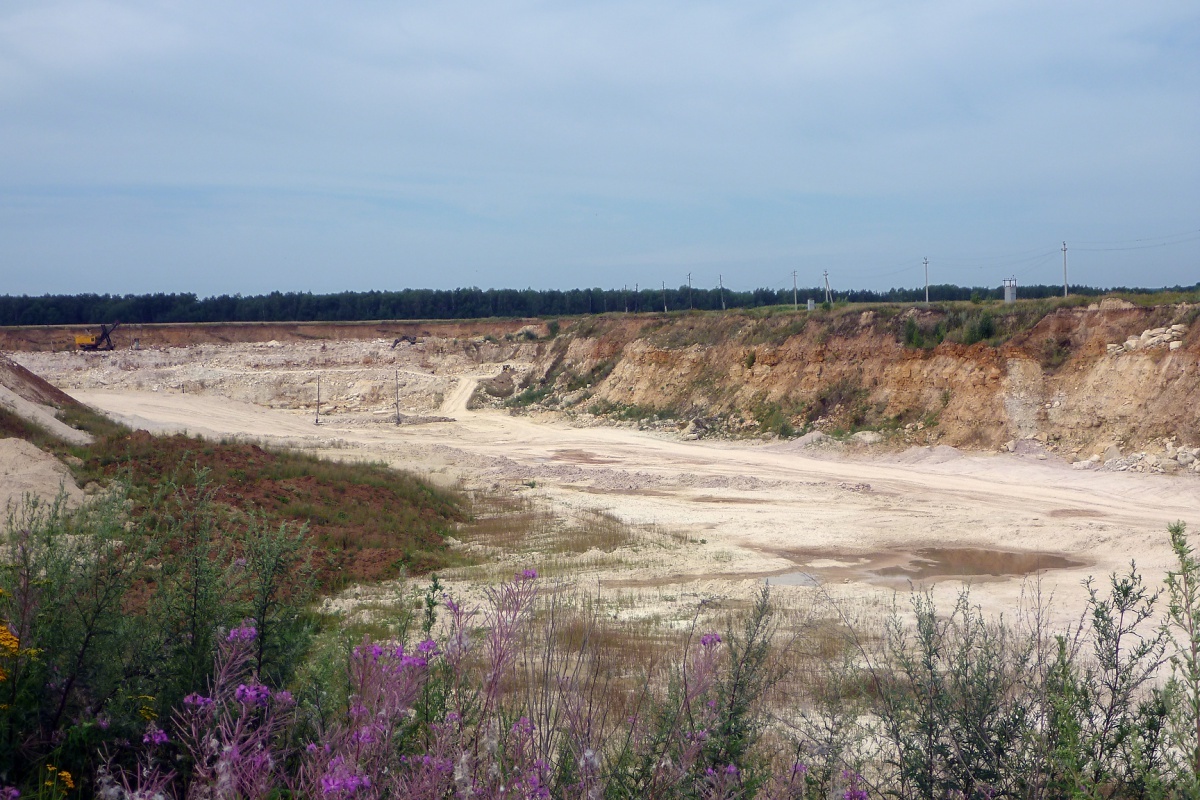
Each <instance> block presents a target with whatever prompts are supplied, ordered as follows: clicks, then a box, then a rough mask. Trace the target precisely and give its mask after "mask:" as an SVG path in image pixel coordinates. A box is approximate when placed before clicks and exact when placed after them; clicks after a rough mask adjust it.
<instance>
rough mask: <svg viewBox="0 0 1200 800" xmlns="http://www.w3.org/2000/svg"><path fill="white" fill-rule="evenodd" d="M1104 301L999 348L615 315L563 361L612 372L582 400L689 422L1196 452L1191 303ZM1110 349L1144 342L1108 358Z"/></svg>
mask: <svg viewBox="0 0 1200 800" xmlns="http://www.w3.org/2000/svg"><path fill="white" fill-rule="evenodd" d="M1103 305H1104V304H1100V306H1103ZM1100 306H1097V307H1094V308H1093V309H1091V310H1089V309H1086V308H1074V309H1061V310H1059V311H1057V312H1055V313H1053V314H1050V315H1048V316H1046V317H1045V318H1043V319H1042V320H1041V321H1039V322H1038V323H1037V324H1036V325H1034V326H1033V327H1032V328H1030V329H1027V330H1025V331H1024V332H1021V333H1018V334H1016V335H1015V336H1013V337H1012V338H1011V339H1009V340H1008V341H1007V342H1005V343H1004V344H1002V345H1000V346H988V345H987V344H984V343H978V344H974V345H972V346H969V347H968V346H964V345H962V344H953V343H949V342H945V343H942V344H940V345H938V346H936V347H934V348H931V349H919V348H915V347H905V346H904V344H903V343H902V341H901V336H900V333H899V330H900V323H899V320H903V319H905V317H904V316H900V317H898V318H893V319H892V320H891V321H890V322H888V321H883V320H880V319H879V318H878V317H876V316H874V315H867V314H862V313H855V314H853V315H850V314H848V313H847V314H845V315H843V316H842V317H840V318H839V317H833V318H829V317H826V318H825V319H824V320H822V319H818V318H811V319H808V320H807V322H805V321H804V319H803V318H804V314H803V313H801V314H799V315H797V316H796V317H792V318H791V319H792V320H793V322H792V324H791V328H794V332H793V331H789V330H788V329H787V327H785V323H782V322H780V323H776V325H777V328H783V331H782V335H780V336H777V337H772V336H771V335H770V333H771V332H761V331H757V330H756V326H759V327H761V326H763V324H764V323H763V321H761V320H754V319H747V318H746V317H744V316H734V317H730V316H727V317H725V318H723V320H722V319H717V318H714V317H709V316H701V315H697V316H695V317H684V318H677V319H673V320H671V321H669V322H666V323H665V324H664V323H663V322H662V321H657V322H655V323H647V322H646V321H645V320H640V321H638V320H636V318H635V319H633V320H625V319H624V318H616V319H611V320H608V319H606V320H600V321H599V322H598V323H595V322H594V323H592V326H591V327H592V328H593V329H594V328H597V327H599V330H598V331H589V333H590V334H591V335H588V336H584V337H573V338H572V339H571V342H570V346H569V347H568V348H567V349H566V351H565V357H564V358H563V359H562V360H561V361H560V362H559V363H558V364H557V367H556V368H557V369H558V370H559V371H560V373H568V372H574V373H576V374H579V373H584V372H587V371H588V370H591V369H594V368H595V367H596V365H598V364H602V363H609V364H610V365H611V371H610V372H609V373H608V375H607V377H606V378H605V379H604V380H603V381H600V382H599V383H597V385H595V386H594V387H592V388H591V390H590V392H591V393H590V394H589V402H592V401H593V398H594V399H595V400H603V401H606V402H608V403H612V404H617V405H620V406H639V407H649V408H655V409H664V410H670V411H672V412H674V413H676V414H677V415H679V416H684V417H691V416H696V415H705V416H709V415H714V414H715V415H722V414H723V415H730V416H732V417H734V418H736V417H737V416H738V415H742V416H746V417H749V416H751V415H752V414H755V413H756V412H755V409H758V408H762V407H764V406H768V405H770V404H774V406H777V407H778V408H780V409H781V410H782V412H783V413H784V414H786V415H788V416H789V418H790V420H791V422H792V424H793V425H794V427H795V428H797V429H799V428H800V427H801V426H803V425H811V424H813V423H815V425H816V427H817V428H826V429H832V428H835V427H842V428H853V427H877V426H880V425H888V426H895V425H896V424H897V423H899V425H901V426H903V428H906V429H908V431H909V432H912V431H913V429H914V428H915V427H916V426H917V425H921V426H922V429H923V430H922V433H923V434H924V435H925V436H926V437H927V438H928V439H929V440H930V441H938V442H942V443H945V444H951V445H956V446H966V447H988V448H994V447H998V446H1000V445H1002V444H1003V443H1004V442H1006V441H1009V440H1014V441H1019V440H1024V439H1033V438H1035V437H1036V438H1037V439H1038V440H1039V441H1040V442H1042V443H1043V444H1044V445H1046V446H1048V447H1050V448H1051V449H1054V450H1065V451H1068V452H1078V453H1079V459H1080V460H1084V459H1086V458H1087V457H1088V456H1089V455H1091V454H1092V453H1093V452H1095V451H1096V450H1097V448H1099V450H1100V452H1101V453H1102V454H1103V451H1104V450H1105V449H1106V448H1110V449H1112V450H1115V451H1116V452H1115V456H1114V454H1113V453H1109V454H1106V459H1105V460H1111V459H1112V458H1113V457H1119V456H1120V452H1121V450H1122V449H1124V450H1125V451H1126V452H1128V451H1129V450H1131V449H1133V448H1135V447H1138V446H1140V445H1141V444H1143V443H1145V442H1147V441H1150V440H1152V439H1155V438H1157V437H1167V436H1171V435H1178V436H1179V437H1180V438H1181V439H1182V440H1183V442H1184V443H1187V444H1191V445H1200V335H1198V334H1196V332H1195V331H1196V329H1197V326H1195V325H1193V324H1192V321H1193V320H1194V319H1195V318H1196V316H1197V315H1196V313H1195V311H1196V310H1195V309H1193V308H1189V307H1187V306H1173V307H1161V308H1140V307H1135V306H1132V305H1130V304H1127V303H1124V302H1123V301H1122V302H1121V303H1120V304H1118V305H1117V306H1116V307H1112V304H1110V305H1109V307H1107V308H1101V307H1100ZM906 313H908V314H915V315H921V314H927V313H929V312H922V311H918V310H915V309H913V310H910V311H909V312H906ZM714 320H716V321H714ZM776 333H778V331H776ZM565 334H566V335H568V336H570V335H571V329H569V328H568V329H565ZM756 339H766V341H756ZM689 340H691V341H689ZM1114 341H1122V342H1129V341H1136V342H1137V346H1136V347H1127V346H1126V345H1121V351H1120V353H1119V354H1117V356H1116V357H1114V356H1113V355H1110V353H1111V352H1112V350H1111V348H1110V347H1109V345H1111V344H1112V343H1113V342H1114ZM578 410H581V411H582V410H584V409H583V408H580V409H578ZM760 416H761V415H760ZM926 425H927V427H926ZM1101 444H1103V445H1104V446H1103V447H1100V445H1101ZM1174 463H1178V462H1174ZM1181 466H1185V467H1187V466H1190V463H1188V464H1182V465H1181ZM1080 468H1083V467H1082V466H1081V467H1080Z"/></svg>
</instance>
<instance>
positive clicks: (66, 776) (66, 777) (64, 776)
mask: <svg viewBox="0 0 1200 800" xmlns="http://www.w3.org/2000/svg"><path fill="white" fill-rule="evenodd" d="M58 777H59V779H60V780H62V782H63V786H66V787H67V788H68V789H74V788H75V781H74V780H73V779H72V778H71V773H69V772H67V771H66V770H65V769H64V770H59V773H58Z"/></svg>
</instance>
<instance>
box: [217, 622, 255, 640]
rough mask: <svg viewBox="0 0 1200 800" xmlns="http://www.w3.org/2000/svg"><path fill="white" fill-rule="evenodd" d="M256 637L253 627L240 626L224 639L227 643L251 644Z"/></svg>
mask: <svg viewBox="0 0 1200 800" xmlns="http://www.w3.org/2000/svg"><path fill="white" fill-rule="evenodd" d="M256 636H258V630H257V629H256V628H255V627H254V626H253V625H242V626H241V627H240V628H234V629H233V630H231V631H230V632H229V635H228V636H226V637H225V641H227V642H252V641H254V637H256Z"/></svg>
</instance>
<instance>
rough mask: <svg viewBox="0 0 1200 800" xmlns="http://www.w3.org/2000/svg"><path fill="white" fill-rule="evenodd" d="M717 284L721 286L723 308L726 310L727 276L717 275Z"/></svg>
mask: <svg viewBox="0 0 1200 800" xmlns="http://www.w3.org/2000/svg"><path fill="white" fill-rule="evenodd" d="M717 285H718V286H720V287H721V310H722V311H724V310H725V276H724V275H717Z"/></svg>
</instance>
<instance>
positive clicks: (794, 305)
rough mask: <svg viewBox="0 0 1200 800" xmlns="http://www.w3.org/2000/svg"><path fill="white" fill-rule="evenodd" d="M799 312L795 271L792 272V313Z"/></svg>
mask: <svg viewBox="0 0 1200 800" xmlns="http://www.w3.org/2000/svg"><path fill="white" fill-rule="evenodd" d="M799 310H800V301H799V300H798V299H797V295H796V270H792V311H799Z"/></svg>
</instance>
